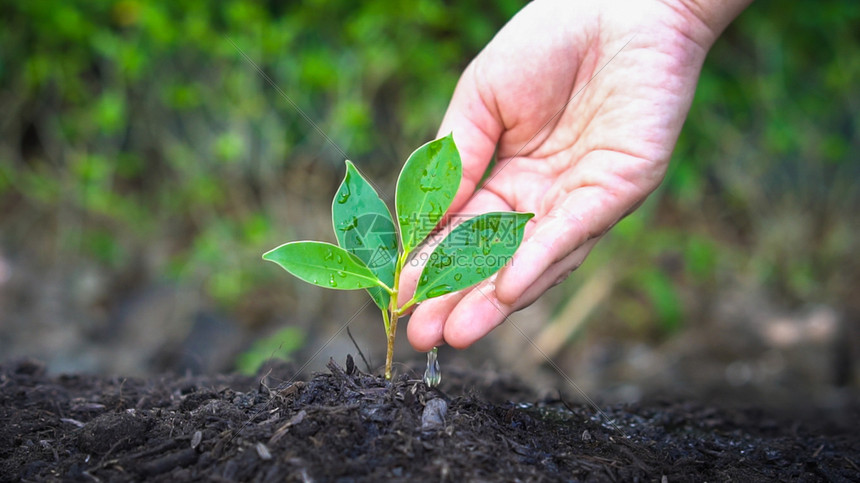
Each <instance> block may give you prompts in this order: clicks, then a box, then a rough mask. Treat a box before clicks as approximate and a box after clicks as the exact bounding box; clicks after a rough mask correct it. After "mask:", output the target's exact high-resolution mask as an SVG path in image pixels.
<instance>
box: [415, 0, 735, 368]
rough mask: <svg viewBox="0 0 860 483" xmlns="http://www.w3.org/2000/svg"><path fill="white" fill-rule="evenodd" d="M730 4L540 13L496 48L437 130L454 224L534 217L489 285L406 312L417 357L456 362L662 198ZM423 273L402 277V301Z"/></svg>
mask: <svg viewBox="0 0 860 483" xmlns="http://www.w3.org/2000/svg"><path fill="white" fill-rule="evenodd" d="M717 3H719V2H717ZM735 3H737V4H738V5H735V6H734V10H733V11H734V14H732V10H731V8H729V7H727V6H726V5H718V6H717V7H716V8H717V10H713V11H715V12H716V13H717V14H718V15H714V14H712V15H711V16H710V18H709V17H708V15H707V13H708V9H707V8H706V7H707V5H705V6H702V5H698V4H693V3H692V2H691V5H690V6H684V5H683V2H682V1H681V0H678V1H675V2H671V1H665V2H664V1H657V0H653V1H644V0H631V1H624V2H622V1H614V2H589V1H580V2H568V1H537V2H534V3H532V4H530V5H528V6H527V7H525V8H524V9H523V10H522V11H521V12H519V13H518V14H517V15H516V16H515V17H514V18H513V19H512V20H511V21H510V22H509V23H508V25H506V26H505V27H504V28H503V29H502V30H501V31H500V32H499V33H498V34H497V35H496V37H495V38H494V39H493V40H492V41H491V42H490V44H489V45H487V47H486V48H485V49H484V50H483V51H482V52H481V53H480V54H479V55H478V56H477V57H476V58H475V59H474V60H473V61H472V63H471V64H470V65H469V66H468V67H467V68H466V70H465V72H464V73H463V75H462V77H461V78H460V81H459V83H458V85H457V88H456V90H455V92H454V95H453V98H452V100H451V103H450V105H449V107H448V111H447V113H446V115H445V117H444V119H443V121H442V125H441V127H440V129H439V133H440V135H446V134H448V133H449V132H452V131H453V133H454V139H455V142H456V143H457V146H458V147H459V150H460V153H461V157H462V162H463V180H462V182H461V184H460V188H459V191H458V193H457V196H456V197H455V199H454V202H453V204H452V206H451V208H450V210H449V213H463V214H468V215H476V214H480V213H485V212H489V211H511V210H514V211H520V212H532V213H535V215H536V216H535V217H534V218H533V219H532V220H531V221H530V222H529V225H528V226H527V228H526V234H525V239H524V241H523V243H522V245H521V246H520V248H519V250H518V251H517V252H516V254H515V255H514V257H513V259H512V260H511V262H510V263H509V264H508V265H507V266H506V267H505V268H503V269H502V270H501V271H500V272H498V273H497V274H496V275H495V276H493V277H491V278H490V279H489V280H487V281H485V282H482V283H480V284H478V285H477V286H475V287H473V288H471V289H467V290H463V291H460V292H457V293H453V294H449V295H446V296H443V297H440V298H437V299H432V300H428V301H425V302H423V303H422V304H421V305H420V306H419V307H417V308H416V309H415V311H414V312H413V314H412V317H411V319H410V321H409V326H408V328H407V333H408V337H409V341H410V342H411V343H412V345H413V347H415V349H417V350H422V351H426V350H429V349H430V348H432V347H433V346H437V345H441V344H442V343H447V344H449V345H451V346H453V347H457V348H464V347H468V346H469V345H471V344H472V343H474V342H475V341H477V340H478V339H480V338H481V337H483V336H484V335H486V334H487V333H489V332H490V331H491V330H492V329H493V328H495V327H496V326H498V325H499V324H501V323H502V322H503V321H504V320H505V318H506V317H507V316H508V315H509V314H511V313H512V312H514V311H516V310H519V309H521V308H523V307H526V306H528V305H530V304H531V303H532V302H534V301H535V300H536V299H537V298H538V297H539V296H540V295H541V294H543V293H544V292H545V291H546V290H548V289H549V288H550V287H552V286H554V285H556V284H558V283H560V282H561V281H562V280H564V279H565V278H566V277H567V276H568V274H569V273H570V272H571V271H573V270H574V269H576V268H577V267H578V266H579V265H580V264H581V263H582V262H583V260H584V259H585V257H586V255H587V254H588V252H589V251H590V250H591V249H592V247H594V245H595V243H596V242H597V241H598V239H599V238H600V237H601V236H602V235H603V234H604V233H605V232H606V231H607V230H609V229H610V228H611V227H612V226H613V225H614V224H615V223H617V222H618V221H619V220H620V219H621V218H623V217H624V216H625V215H627V214H628V213H630V212H631V211H632V210H633V209H635V208H636V207H637V206H638V205H639V204H640V203H642V201H644V199H645V198H646V197H647V196H648V194H650V193H651V192H652V191H653V190H654V189H655V188H656V187H657V185H658V184H659V183H660V181H661V180H662V179H663V176H664V174H665V172H666V165H667V163H668V161H669V157H670V155H671V152H672V149H673V148H674V145H675V142H676V140H677V137H678V133H679V132H680V130H681V126H682V124H683V122H684V119H685V117H686V115H687V111H688V110H689V108H690V103H691V102H692V98H693V93H694V91H695V86H696V81H697V80H698V75H699V71H700V69H701V65H702V62H703V61H704V58H705V55H706V53H707V51H708V49H709V48H710V46H711V44H712V43H713V41H714V40H715V39H716V37H717V35H718V34H719V32H720V31H721V30H722V29H723V28H724V27H725V25H726V24H728V22H729V21H731V19H732V18H734V16H735V15H737V13H739V12H740V10H741V9H742V8H743V6H745V3H746V2H744V1H743V0H738V1H737V2H735ZM727 11H728V13H726V12H727ZM494 152H495V153H496V155H497V160H498V161H497V162H496V164H495V166H494V167H493V169H492V171H491V174H490V176H489V178H488V179H487V181H486V182H485V184H484V186H483V187H481V188H480V189H478V190H477V191H476V188H477V187H478V183H479V182H480V181H481V177H482V175H483V174H484V172H485V170H486V168H487V166H488V165H489V163H490V160H491V158H492V157H493V153H494ZM419 271H420V267H419V268H418V269H413V270H407V271H405V272H404V274H403V277H402V279H401V293H402V295H401V297H400V300H401V301H404V300H407V299H408V298H409V295H410V294H411V293H412V291H414V287H415V285H416V281H417V276H418V274H419Z"/></svg>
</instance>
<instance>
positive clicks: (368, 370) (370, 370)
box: [346, 327, 373, 374]
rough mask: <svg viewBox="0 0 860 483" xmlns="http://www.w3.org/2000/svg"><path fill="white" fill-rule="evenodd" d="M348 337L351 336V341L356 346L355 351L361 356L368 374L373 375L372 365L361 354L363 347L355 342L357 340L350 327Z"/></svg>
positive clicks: (347, 332) (347, 331)
mask: <svg viewBox="0 0 860 483" xmlns="http://www.w3.org/2000/svg"><path fill="white" fill-rule="evenodd" d="M346 335H348V336H349V340H351V341H352V345H354V346H355V350H357V351H358V355H359V356H361V360H363V361H364V365H365V367H367V373H368V374H373V369H372V368H371V366H370V363H369V362H367V359H366V358H365V357H364V352H361V347H359V346H358V342H356V341H355V338H354V337H353V336H352V332H350V331H349V327H347V328H346Z"/></svg>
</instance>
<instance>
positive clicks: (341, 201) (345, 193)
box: [337, 174, 351, 205]
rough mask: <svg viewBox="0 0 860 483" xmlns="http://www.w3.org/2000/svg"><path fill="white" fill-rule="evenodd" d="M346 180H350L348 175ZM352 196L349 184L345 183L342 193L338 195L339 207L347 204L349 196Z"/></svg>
mask: <svg viewBox="0 0 860 483" xmlns="http://www.w3.org/2000/svg"><path fill="white" fill-rule="evenodd" d="M346 179H349V174H347V175H346ZM344 181H345V180H344ZM350 194H351V193H350V192H349V185H348V184H346V183H344V184H343V189H341V190H340V193H338V194H337V203H338V204H339V205H342V204H344V203H346V202H347V201H348V200H349V195H350Z"/></svg>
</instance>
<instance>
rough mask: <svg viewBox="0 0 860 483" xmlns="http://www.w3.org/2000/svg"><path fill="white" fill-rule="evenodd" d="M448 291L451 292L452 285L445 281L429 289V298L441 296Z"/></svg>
mask: <svg viewBox="0 0 860 483" xmlns="http://www.w3.org/2000/svg"><path fill="white" fill-rule="evenodd" d="M446 293H451V286H450V285H448V284H447V283H443V284H441V285H437V286H435V287H433V288H431V289H430V290H428V291H427V298H433V297H440V296H442V295H445V294H446Z"/></svg>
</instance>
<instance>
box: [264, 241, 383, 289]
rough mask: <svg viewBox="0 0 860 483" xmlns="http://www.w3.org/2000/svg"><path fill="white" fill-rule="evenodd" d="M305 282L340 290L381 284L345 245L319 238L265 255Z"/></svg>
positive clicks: (296, 243)
mask: <svg viewBox="0 0 860 483" xmlns="http://www.w3.org/2000/svg"><path fill="white" fill-rule="evenodd" d="M263 260H268V261H270V262H275V263H277V264H278V265H280V266H281V267H282V268H283V269H284V270H286V271H288V272H290V273H291V274H293V275H295V276H296V277H298V278H300V279H302V280H304V281H305V282H308V283H312V284H314V285H319V286H320V287H326V288H334V289H338V290H355V289H359V288H368V287H374V286H378V285H379V283H380V282H379V279H378V278H376V275H374V274H373V272H371V271H370V269H369V268H367V265H365V264H364V262H362V261H361V260H360V259H359V258H358V257H356V256H355V255H353V254H352V253H349V252H348V251H346V250H344V249H343V248H341V247H339V246H337V245H332V244H331V243H324V242H318V241H296V242H290V243H285V244H283V245H281V246H279V247H278V248H275V249H272V250H270V251H268V252H266V253H264V254H263Z"/></svg>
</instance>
